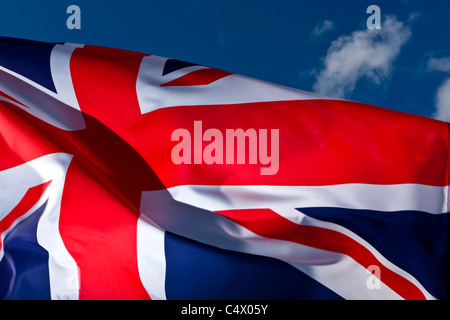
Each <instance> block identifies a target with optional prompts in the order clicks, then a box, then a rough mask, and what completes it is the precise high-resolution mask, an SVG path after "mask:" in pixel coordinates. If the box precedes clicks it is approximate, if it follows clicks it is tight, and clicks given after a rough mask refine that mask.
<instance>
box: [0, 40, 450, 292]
mask: <svg viewBox="0 0 450 320" xmlns="http://www.w3.org/2000/svg"><path fill="white" fill-rule="evenodd" d="M196 123H197V124H198V123H201V125H202V127H203V129H205V130H210V131H209V133H210V134H211V137H212V136H214V137H215V139H212V138H211V137H210V139H209V140H208V139H205V136H206V132H208V131H205V132H204V134H203V132H201V133H200V134H201V135H200V136H198V133H197V138H196V133H195V132H194V131H195V130H194V131H192V130H191V129H192V128H194V126H195V124H196ZM179 128H184V129H186V130H187V131H189V130H191V131H192V132H194V133H193V136H194V137H193V141H185V142H186V146H189V147H190V146H192V156H193V161H192V162H189V163H188V162H187V161H185V162H180V163H175V162H174V161H173V158H172V154H173V150H174V147H175V146H176V145H177V143H178V142H177V141H175V140H174V139H173V133H174V131H175V130H177V129H179ZM230 129H235V130H237V129H241V130H243V131H244V130H245V131H244V132H245V133H246V134H248V135H246V136H245V137H244V140H242V141H243V142H244V147H245V148H244V151H245V152H246V154H245V155H244V156H243V158H242V159H241V160H242V161H241V162H239V161H235V162H232V163H230V162H226V161H219V160H220V158H219V154H218V150H219V149H220V148H219V146H220V144H219V141H218V140H219V137H222V138H223V137H225V133H226V132H228V131H227V130H230ZM251 130H253V131H251ZM263 130H269V132H270V130H278V131H276V132H277V133H278V139H279V140H277V141H275V140H272V141H269V140H270V139H266V141H267V143H268V145H263V144H261V143H259V145H258V144H255V145H254V147H255V149H252V147H251V143H250V142H251V140H252V139H253V138H252V137H251V135H250V133H251V132H255V133H257V134H259V135H260V136H259V138H261V134H262V133H264V132H265V131H263ZM219 133H224V135H223V136H220V134H219ZM199 137H200V138H199ZM266 138H268V137H266ZM195 139H197V140H195ZM255 139H256V138H255ZM208 141H209V142H208ZM255 141H256V140H255ZM258 141H262V140H258ZM275 143H276V145H277V148H278V149H276V150H275V149H273V146H274V145H275ZM213 144H214V146H217V148H215V152H216V153H213V152H211V154H210V155H211V157H214V159H216V160H217V159H219V160H217V161H212V162H209V163H208V162H207V161H206V160H205V159H203V158H202V155H204V154H205V152H206V150H207V149H208V147H211V145H213ZM225 144H226V143H225V141H222V146H224V145H225ZM269 146H271V147H272V148H269ZM264 148H266V149H265V151H266V156H269V153H270V152H269V151H270V150H271V151H272V153H273V152H275V151H277V152H278V158H277V159H276V161H277V168H276V169H277V170H276V171H274V172H272V174H261V173H262V171H261V170H260V169H261V166H262V160H261V161H260V162H259V163H258V162H256V163H255V161H253V162H252V161H251V156H250V155H251V152H252V150H253V151H255V150H256V152H258V153H259V155H260V156H261V154H262V153H261V152H262V151H261V150H263V149H264ZM449 148H450V147H449V124H448V123H444V122H439V121H436V120H433V119H428V118H424V117H420V116H415V115H409V114H404V113H399V112H395V111H391V110H387V109H383V108H379V107H375V106H370V105H366V104H362V103H357V102H351V101H345V100H337V99H331V98H327V97H323V96H318V95H315V94H312V93H308V92H303V91H300V90H296V89H291V88H286V87H283V86H278V85H275V84H270V83H266V82H263V81H259V80H256V79H251V78H247V77H244V76H240V75H237V74H233V73H230V72H225V71H222V70H218V69H214V68H210V67H205V66H201V65H196V64H192V63H186V62H182V61H178V60H174V59H167V58H162V57H157V56H153V55H147V54H141V53H137V52H131V51H126V50H119V49H112V48H104V47H98V46H91V45H76V44H70V43H42V42H36V41H29V40H20V39H11V38H1V39H0V235H1V237H0V297H1V298H3V299H445V298H446V258H447V250H448V246H447V216H448V212H449V179H450V178H449V172H450V165H449V158H450V157H449ZM220 150H222V151H223V149H220ZM226 151H227V152H228V151H233V152H238V146H236V148H235V149H233V150H226ZM179 155H180V156H182V157H187V156H188V154H187V149H186V150H183V152H180V153H179ZM196 155H200V158H199V159H198V158H195V157H196ZM272 156H273V154H272ZM224 157H225V156H224ZM196 160H198V161H196ZM232 160H233V159H232Z"/></svg>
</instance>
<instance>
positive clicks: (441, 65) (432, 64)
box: [428, 58, 450, 73]
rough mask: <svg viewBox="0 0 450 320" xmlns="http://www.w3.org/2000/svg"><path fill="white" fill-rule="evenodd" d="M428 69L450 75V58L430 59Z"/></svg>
mask: <svg viewBox="0 0 450 320" xmlns="http://www.w3.org/2000/svg"><path fill="white" fill-rule="evenodd" d="M428 69H429V70H437V71H444V72H448V73H450V58H440V59H436V58H430V59H429V60H428Z"/></svg>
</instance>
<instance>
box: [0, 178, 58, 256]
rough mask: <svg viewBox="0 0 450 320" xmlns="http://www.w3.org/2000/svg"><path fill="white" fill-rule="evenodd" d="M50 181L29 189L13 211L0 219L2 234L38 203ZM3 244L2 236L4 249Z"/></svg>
mask: <svg viewBox="0 0 450 320" xmlns="http://www.w3.org/2000/svg"><path fill="white" fill-rule="evenodd" d="M50 182H51V181H49V182H45V183H43V184H40V185H37V186H34V187H31V188H30V189H28V190H27V192H26V193H25V195H24V196H23V198H22V200H20V202H19V203H18V204H17V205H16V206H15V207H14V209H12V210H11V212H10V213H9V214H8V215H6V217H4V218H3V219H2V220H1V221H0V235H1V234H3V232H5V231H6V230H8V229H9V228H11V226H12V225H13V224H14V222H15V221H16V220H17V219H19V218H20V217H22V216H23V215H24V214H26V213H27V212H28V211H29V210H30V209H31V208H32V207H33V206H34V205H35V204H36V202H38V201H39V199H40V198H41V197H42V194H43V193H44V191H45V190H46V189H47V186H48V185H49V184H50ZM2 246H3V243H2V239H1V238H0V250H1V249H2Z"/></svg>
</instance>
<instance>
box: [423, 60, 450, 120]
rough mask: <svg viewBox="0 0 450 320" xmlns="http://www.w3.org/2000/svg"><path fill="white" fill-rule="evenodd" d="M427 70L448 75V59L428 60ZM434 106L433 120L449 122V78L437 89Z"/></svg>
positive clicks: (449, 67)
mask: <svg viewBox="0 0 450 320" xmlns="http://www.w3.org/2000/svg"><path fill="white" fill-rule="evenodd" d="M428 70H432V71H442V72H445V73H448V74H450V58H440V59H436V58H430V59H429V60H428ZM435 105H436V111H435V112H434V114H433V118H435V119H437V120H442V121H447V122H450V78H447V79H446V80H444V82H442V84H441V85H440V86H439V88H438V89H437V91H436V97H435Z"/></svg>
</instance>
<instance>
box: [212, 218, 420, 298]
mask: <svg viewBox="0 0 450 320" xmlns="http://www.w3.org/2000/svg"><path fill="white" fill-rule="evenodd" d="M218 213H219V214H221V215H223V216H225V217H227V218H229V219H230V220H232V221H234V222H236V223H238V224H240V225H241V226H243V227H245V228H247V229H249V230H250V231H252V232H254V233H256V234H258V235H260V236H263V237H266V238H273V239H280V240H285V241H291V242H295V243H299V244H302V245H306V246H310V247H314V248H318V249H322V250H327V251H333V252H339V253H342V254H345V255H348V256H350V257H351V258H352V259H353V260H355V261H356V262H357V263H359V264H360V265H362V266H363V267H364V268H366V269H367V268H369V266H371V265H377V266H379V267H380V275H381V277H382V280H383V283H384V284H386V285H387V286H389V287H390V288H391V289H392V290H394V291H395V292H397V293H398V294H399V295H400V296H401V297H403V298H405V299H408V300H422V299H425V296H424V294H423V293H422V292H421V291H420V290H419V288H417V287H416V286H415V285H414V284H413V283H411V282H410V281H409V280H407V279H405V278H404V277H402V276H400V275H399V274H397V273H395V272H393V271H392V270H390V269H388V268H387V267H386V266H384V265H383V264H382V263H381V262H380V261H379V260H378V259H377V258H376V257H375V256H374V255H373V253H372V252H370V250H368V249H367V248H366V247H364V246H363V245H362V244H360V243H359V242H357V241H355V240H353V239H352V238H350V237H349V236H347V235H345V234H342V233H340V232H337V231H334V230H330V229H325V228H321V227H315V226H305V225H299V224H296V223H294V222H292V221H290V220H288V219H286V218H284V217H282V216H280V215H278V214H277V213H275V212H274V211H272V210H270V209H243V210H225V211H219V212H218Z"/></svg>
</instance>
